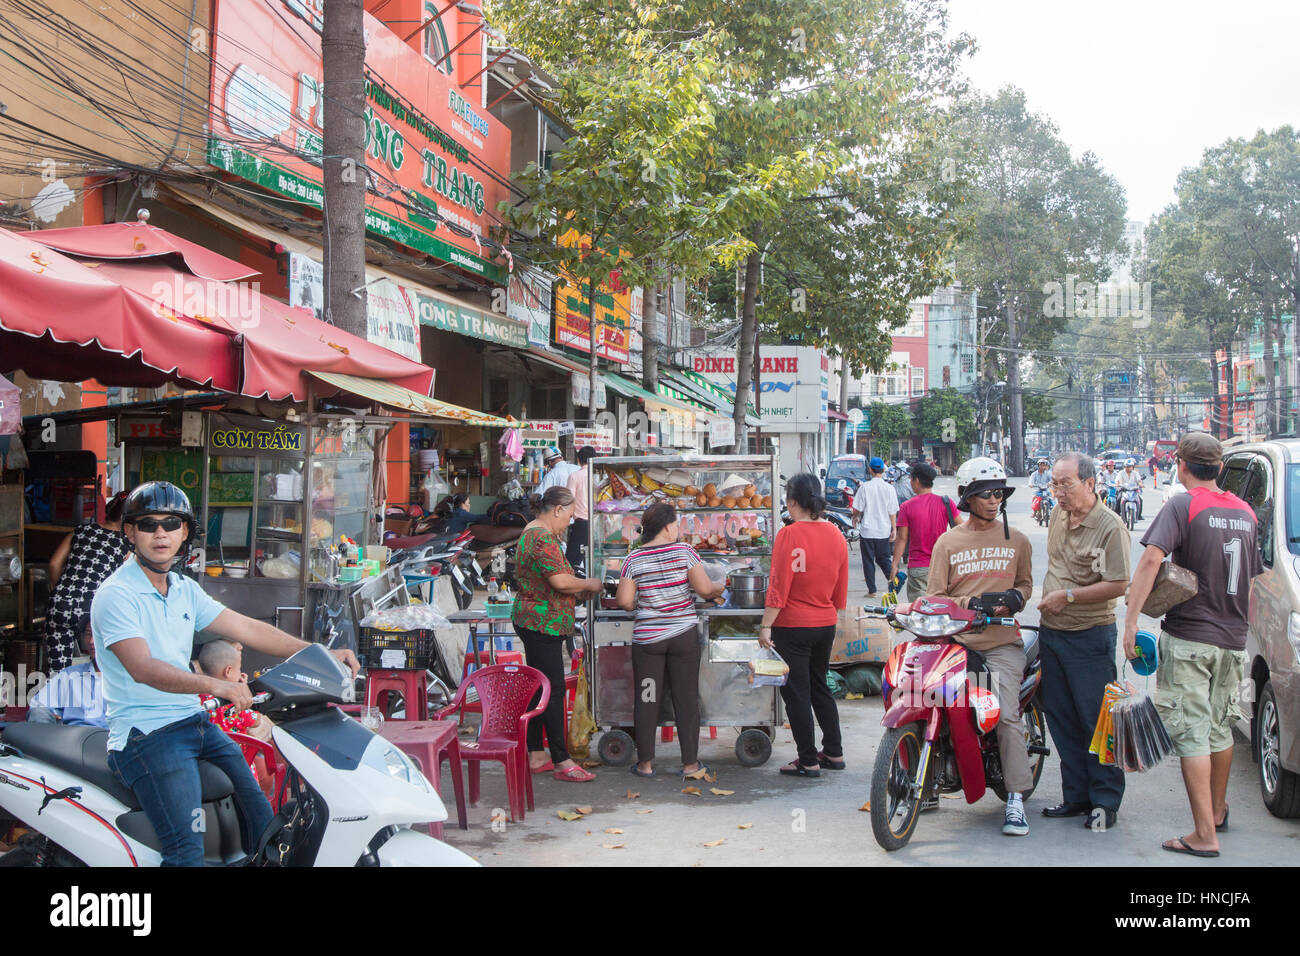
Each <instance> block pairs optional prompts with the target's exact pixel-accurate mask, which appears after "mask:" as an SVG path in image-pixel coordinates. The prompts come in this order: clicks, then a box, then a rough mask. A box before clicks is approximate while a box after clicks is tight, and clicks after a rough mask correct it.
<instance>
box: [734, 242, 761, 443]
mask: <svg viewBox="0 0 1300 956" xmlns="http://www.w3.org/2000/svg"><path fill="white" fill-rule="evenodd" d="M750 239H751V240H754V246H755V249H754V251H753V252H752V253H751V254H750V256H749V258H748V259H746V260H745V289H744V292H743V293H742V297H741V305H740V341H739V342H738V343H737V346H736V409H735V412H734V415H733V419H734V421H735V423H736V444H735V445H734V446H733V447H732V454H740V455H743V454H744V453H745V449H746V448H747V447H748V436H747V434H746V432H745V408H746V407H747V406H748V405H749V402H750V385H751V383H752V380H753V374H754V342H755V341H756V338H757V329H758V313H757V308H756V303H757V300H758V264H759V256H760V251H759V249H758V245H759V243H758V241H757V237H756V235H751V236H750ZM757 407H758V404H757V402H755V408H757Z"/></svg>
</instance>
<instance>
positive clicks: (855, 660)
mask: <svg viewBox="0 0 1300 956" xmlns="http://www.w3.org/2000/svg"><path fill="white" fill-rule="evenodd" d="M860 614H862V608H861V606H858V607H848V608H845V609H844V610H843V611H840V616H839V621H838V622H837V623H836V625H835V643H834V644H832V645H831V667H836V666H839V665H845V664H872V663H880V664H883V663H884V662H885V661H887V660H888V659H889V652H890V651H891V650H892V649H893V647H894V629H893V628H892V627H890V626H889V625H888V624H886V623H885V619H884V618H883V617H876V616H871V615H869V616H867V617H864V618H863V619H862V620H860V621H858V620H855V618H857V616H858V615H860Z"/></svg>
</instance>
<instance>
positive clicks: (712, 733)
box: [659, 727, 718, 744]
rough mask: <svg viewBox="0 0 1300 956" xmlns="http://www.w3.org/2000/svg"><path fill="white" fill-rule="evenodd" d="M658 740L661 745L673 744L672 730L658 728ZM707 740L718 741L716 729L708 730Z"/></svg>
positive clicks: (669, 728)
mask: <svg viewBox="0 0 1300 956" xmlns="http://www.w3.org/2000/svg"><path fill="white" fill-rule="evenodd" d="M701 729H703V728H701ZM659 739H660V741H662V742H663V743H666V744H670V743H672V742H673V728H671V727H660V728H659ZM709 739H710V740H717V739H718V728H717V727H710V728H709Z"/></svg>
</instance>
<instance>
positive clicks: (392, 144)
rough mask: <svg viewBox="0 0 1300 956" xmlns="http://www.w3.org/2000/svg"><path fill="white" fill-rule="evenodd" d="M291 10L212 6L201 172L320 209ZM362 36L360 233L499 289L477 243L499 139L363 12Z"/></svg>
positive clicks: (304, 66)
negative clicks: (365, 185)
mask: <svg viewBox="0 0 1300 956" xmlns="http://www.w3.org/2000/svg"><path fill="white" fill-rule="evenodd" d="M300 9H302V5H301V4H300V3H296V2H295V0H220V2H219V4H218V6H217V10H216V14H215V17H216V19H215V24H216V26H215V29H214V31H213V33H214V39H213V51H212V56H213V64H214V67H213V79H212V95H211V100H212V102H211V116H210V123H211V130H212V135H211V137H210V139H209V142H208V162H209V163H211V164H212V165H214V166H217V167H219V168H221V169H224V170H226V171H227V172H230V173H234V174H235V175H236V176H240V177H242V178H244V179H247V180H250V181H252V182H255V183H257V184H258V185H259V186H261V187H263V188H265V189H269V190H271V191H272V192H276V193H279V194H280V195H282V196H288V197H290V198H292V199H296V200H299V201H301V202H304V203H307V204H308V205H312V206H315V207H317V208H320V207H321V206H322V205H323V200H324V191H323V189H322V187H321V161H320V157H321V153H322V152H323V148H322V136H323V132H324V131H323V126H324V123H323V113H324V101H325V96H324V89H323V87H324V80H323V77H324V71H323V68H322V65H321V52H320V35H319V33H318V32H316V30H314V29H313V28H312V26H310V25H309V20H300V19H297V16H298V11H299V10H300ZM290 14H293V15H292V16H291V15H290ZM365 32H366V73H367V75H366V107H365V114H364V120H365V124H366V134H365V136H366V139H365V149H366V165H367V168H368V171H369V173H370V175H371V183H370V191H369V193H368V195H367V200H366V229H367V231H369V232H371V233H373V234H375V235H379V236H382V237H384V238H386V239H390V240H392V241H394V242H399V243H401V244H403V245H406V246H410V247H411V248H413V249H418V250H420V251H421V252H426V253H428V254H430V255H432V256H435V257H437V258H438V259H441V260H443V261H444V262H449V263H452V264H454V265H457V266H460V267H461V268H463V269H465V270H466V271H469V272H473V273H475V274H477V275H481V276H485V277H486V278H489V279H492V280H494V281H496V282H504V281H505V278H506V274H505V270H504V269H502V268H501V266H500V265H499V264H497V263H496V262H493V261H491V260H490V259H489V258H488V254H487V253H486V252H485V250H484V247H483V246H482V245H481V242H480V239H481V237H483V236H485V235H486V233H487V231H488V229H489V227H490V220H489V217H490V216H491V214H492V213H493V212H494V211H495V209H496V205H497V203H498V202H499V201H501V200H504V199H507V198H509V196H508V191H507V187H506V186H505V185H504V183H505V181H506V180H507V179H508V177H509V174H510V132H509V130H508V129H507V128H506V127H505V125H504V124H503V123H501V121H500V120H498V119H496V118H495V117H493V116H491V115H488V114H487V113H486V111H479V110H476V109H474V108H473V106H472V105H471V104H470V103H469V102H468V101H467V100H466V99H465V97H464V96H462V95H461V93H460V91H459V90H458V89H457V86H456V83H455V81H454V80H452V79H451V78H450V77H448V76H446V75H444V74H443V73H442V72H440V71H439V70H437V69H434V67H433V64H432V63H430V62H429V61H428V60H426V59H425V58H424V57H423V56H421V55H420V53H418V52H417V51H416V50H414V49H412V48H411V47H409V46H407V45H406V43H405V42H403V40H402V38H401V37H399V36H397V35H396V34H394V33H392V32H390V31H389V29H388V28H387V27H386V26H384V24H382V23H381V22H380V21H379V20H377V19H376V18H374V17H373V16H371V15H370V14H369V13H367V14H366V15H365ZM489 172H490V173H491V174H489ZM356 174H357V175H364V172H363V171H362V170H357V171H356ZM453 224H454V226H455V228H452V225H453Z"/></svg>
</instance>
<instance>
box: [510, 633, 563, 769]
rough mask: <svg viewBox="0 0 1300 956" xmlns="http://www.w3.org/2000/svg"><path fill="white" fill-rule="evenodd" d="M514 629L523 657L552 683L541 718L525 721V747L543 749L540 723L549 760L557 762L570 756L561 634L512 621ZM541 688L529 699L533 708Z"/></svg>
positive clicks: (539, 697)
mask: <svg viewBox="0 0 1300 956" xmlns="http://www.w3.org/2000/svg"><path fill="white" fill-rule="evenodd" d="M515 633H516V634H518V635H519V637H520V639H521V640H522V641H523V642H524V660H525V661H527V663H528V666H529V667H535V668H537V669H538V670H539V671H541V672H542V673H543V674H545V675H546V680H547V681H548V682H549V683H550V685H551V696H550V698H549V699H548V700H547V702H546V710H545V711H543V713H542V717H541V720H538V719H537V718H536V717H534V718H533V719H532V720H530V721H529V722H528V750H529V752H530V753H531V752H533V751H536V750H542V749H543V746H542V727H543V726H545V728H546V743H547V744H548V745H549V746H550V750H551V761H552V763H554V764H556V765H557V766H558V765H559V764H560V763H562V762H563V761H565V760H568V759H569V748H568V747H567V746H566V745H565V736H564V638H563V637H557V636H556V635H554V634H543V633H542V632H541V631H534V630H532V629H530V628H527V627H520V626H519V625H517V624H516V625H515ZM541 696H542V694H541V691H538V692H537V693H536V694H534V695H533V699H532V700H531V701H529V703H528V709H529V710H532V709H533V708H534V707H536V706H537V701H538V700H540V699H541Z"/></svg>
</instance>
